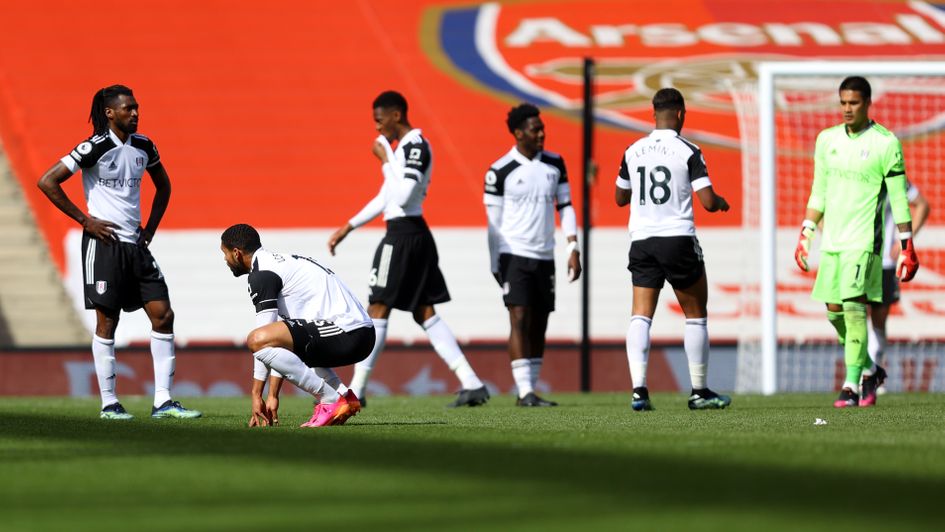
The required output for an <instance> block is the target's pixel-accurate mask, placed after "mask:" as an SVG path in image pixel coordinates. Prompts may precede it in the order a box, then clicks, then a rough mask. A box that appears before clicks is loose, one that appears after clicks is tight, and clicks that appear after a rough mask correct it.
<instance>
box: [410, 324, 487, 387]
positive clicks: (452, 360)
mask: <svg viewBox="0 0 945 532" xmlns="http://www.w3.org/2000/svg"><path fill="white" fill-rule="evenodd" d="M423 329H424V330H425V331H426V332H427V337H429V338H430V344H431V345H432V346H433V350H434V351H436V354H438V355H440V358H442V359H443V362H446V365H447V366H449V368H450V370H452V371H453V373H455V374H456V377H457V378H458V379H459V382H460V384H461V385H462V387H463V388H464V389H466V390H475V389H477V388H482V381H481V380H479V377H477V376H476V372H475V371H473V369H472V366H470V365H469V361H468V360H466V356H465V355H463V351H462V350H461V349H460V348H459V343H457V342H456V337H455V336H453V331H451V330H450V328H449V326H447V325H446V322H445V321H443V320H442V319H440V317H439V316H433V317H432V318H430V319H428V320H427V321H425V322H423Z"/></svg>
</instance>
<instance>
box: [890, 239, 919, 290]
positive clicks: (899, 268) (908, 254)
mask: <svg viewBox="0 0 945 532" xmlns="http://www.w3.org/2000/svg"><path fill="white" fill-rule="evenodd" d="M918 271H919V256H918V255H916V253H915V248H914V247H913V246H912V239H911V238H909V239H906V243H905V245H904V246H903V248H902V251H900V252H899V260H897V261H896V277H898V278H899V280H900V281H902V282H904V283H908V282H909V281H911V280H912V279H913V278H914V277H915V274H916V272H918Z"/></svg>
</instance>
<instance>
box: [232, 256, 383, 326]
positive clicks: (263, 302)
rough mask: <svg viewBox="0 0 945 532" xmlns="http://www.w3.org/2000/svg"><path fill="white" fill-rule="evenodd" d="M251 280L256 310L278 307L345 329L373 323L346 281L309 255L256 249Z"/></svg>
mask: <svg viewBox="0 0 945 532" xmlns="http://www.w3.org/2000/svg"><path fill="white" fill-rule="evenodd" d="M248 282H249V295H250V298H252V300H253V305H255V306H256V312H257V313H259V312H264V311H268V310H272V309H277V310H278V312H279V316H281V317H282V318H283V319H303V320H325V321H330V322H331V323H334V324H335V325H337V326H338V327H339V328H340V329H342V330H344V331H345V332H347V331H351V330H354V329H358V328H360V327H369V326H373V322H372V321H371V317H370V316H368V313H367V312H366V311H365V310H364V307H362V306H361V304H360V303H358V300H357V298H356V297H355V296H354V294H353V293H352V292H351V290H350V289H349V288H348V287H347V286H346V285H345V284H344V282H342V280H341V279H339V278H338V277H337V276H336V275H335V273H334V272H332V271H331V270H329V269H328V268H326V267H325V266H322V265H321V264H319V263H318V262H317V261H315V260H314V259H311V258H309V257H304V256H301V255H288V254H283V253H274V252H272V251H269V250H267V249H265V248H260V249H257V250H256V252H255V253H254V254H253V267H252V270H251V271H250V272H249V279H248Z"/></svg>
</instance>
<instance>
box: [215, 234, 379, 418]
mask: <svg viewBox="0 0 945 532" xmlns="http://www.w3.org/2000/svg"><path fill="white" fill-rule="evenodd" d="M220 249H221V250H222V251H223V258H224V260H225V261H226V264H227V266H229V268H230V271H232V272H233V275H234V276H236V277H239V276H241V275H246V274H248V275H249V277H248V278H247V281H248V283H249V295H250V297H251V298H252V300H253V305H255V307H256V328H255V329H253V331H252V332H250V333H249V336H247V337H246V345H247V347H249V349H250V350H251V351H252V352H253V357H254V362H253V364H254V366H253V386H252V394H251V395H252V398H253V406H252V414H251V416H250V418H249V426H250V427H255V426H266V425H271V424H277V423H278V422H279V391H280V389H281V388H282V380H283V379H288V381H289V382H291V383H292V384H295V385H296V386H298V387H299V388H300V389H302V390H305V391H306V392H308V393H310V394H311V395H312V396H314V397H315V400H316V403H315V408H314V411H313V412H312V417H311V419H309V420H308V421H307V422H305V423H303V424H302V425H301V426H302V427H323V426H326V425H342V424H344V422H345V421H347V420H348V418H350V417H351V416H353V415H355V414H357V413H358V411H359V410H360V409H361V405H360V403H359V402H358V398H357V397H356V396H355V395H354V394H353V393H352V392H351V390H349V389H348V388H346V387H345V386H344V384H342V382H341V379H339V378H338V375H337V374H336V373H335V372H334V370H332V369H331V368H333V367H338V366H347V365H349V364H354V363H355V362H360V361H361V360H364V358H365V357H366V356H368V353H370V352H371V349H372V348H373V346H374V325H373V323H371V317H370V316H368V314H367V312H366V311H365V310H364V307H362V306H361V304H360V303H358V300H357V298H356V297H355V296H354V294H352V293H351V290H350V289H348V287H347V286H345V284H344V283H343V282H342V281H341V279H339V278H338V277H337V276H336V275H335V273H334V272H332V271H331V270H329V269H328V268H326V267H325V266H322V265H321V264H319V263H318V262H317V261H316V260H314V259H310V258H308V257H305V256H301V255H291V254H287V253H276V252H273V251H269V250H268V249H265V248H264V247H262V243H261V242H260V239H259V233H258V232H257V231H256V229H254V228H253V227H252V226H250V225H247V224H237V225H233V226H231V227H229V228H227V230H226V231H224V232H223V234H222V235H221V236H220ZM270 369H271V370H272V374H270ZM267 379H268V380H269V395H268V398H267V400H266V401H265V402H264V401H263V398H262V392H263V388H264V387H265V385H266V380H267Z"/></svg>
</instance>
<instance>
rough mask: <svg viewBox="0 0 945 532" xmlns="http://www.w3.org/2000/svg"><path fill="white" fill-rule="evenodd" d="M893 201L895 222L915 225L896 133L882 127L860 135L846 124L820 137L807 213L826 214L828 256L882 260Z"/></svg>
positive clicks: (872, 124)
mask: <svg viewBox="0 0 945 532" xmlns="http://www.w3.org/2000/svg"><path fill="white" fill-rule="evenodd" d="M887 196H888V198H889V203H890V205H891V206H892V212H893V220H895V222H896V223H897V224H900V223H905V222H908V221H911V220H912V217H911V215H910V214H909V199H908V198H907V197H906V170H905V163H904V162H903V158H902V144H900V142H899V139H897V138H896V136H895V135H893V134H892V132H890V131H889V130H888V129H886V128H884V127H883V126H881V125H879V124H877V123H876V122H870V125H869V126H867V127H866V129H864V130H863V131H860V132H859V133H857V134H855V135H850V134H848V133H847V130H846V126H845V125H843V124H840V125H837V126H834V127H830V128H827V129H825V130H823V131H821V132H820V134H819V135H818V136H817V147H816V149H815V151H814V184H813V186H812V187H811V193H810V200H808V202H807V208H809V209H815V210H818V211H820V212H822V213H824V217H823V223H824V227H823V241H822V242H821V245H820V249H821V250H822V251H828V252H841V251H872V252H873V253H876V254H879V253H880V252H881V250H882V246H883V223H884V222H883V216H884V210H885V209H884V207H885V203H886V198H887Z"/></svg>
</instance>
